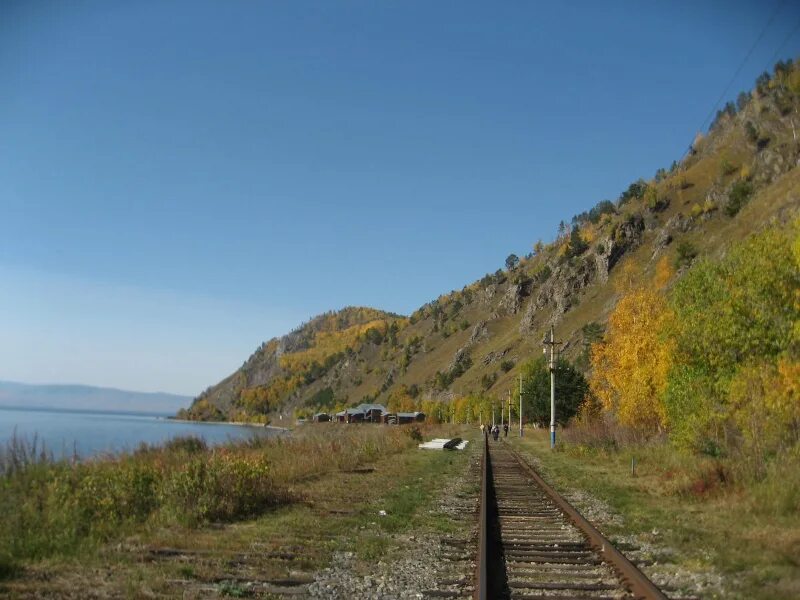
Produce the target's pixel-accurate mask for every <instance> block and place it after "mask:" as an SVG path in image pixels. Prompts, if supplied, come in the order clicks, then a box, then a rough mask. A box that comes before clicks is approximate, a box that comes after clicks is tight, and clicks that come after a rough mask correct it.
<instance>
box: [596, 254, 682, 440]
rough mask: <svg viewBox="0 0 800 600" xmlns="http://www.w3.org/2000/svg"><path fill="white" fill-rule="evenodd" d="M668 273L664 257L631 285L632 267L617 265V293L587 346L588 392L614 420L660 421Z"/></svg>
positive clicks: (645, 426) (653, 424) (651, 425)
mask: <svg viewBox="0 0 800 600" xmlns="http://www.w3.org/2000/svg"><path fill="white" fill-rule="evenodd" d="M670 277H671V270H670V268H669V264H668V262H667V260H666V258H664V259H662V260H661V261H660V262H659V264H658V265H657V268H656V274H655V276H654V277H653V279H652V280H651V281H650V282H648V283H647V284H645V285H640V286H637V285H636V284H635V281H636V277H635V276H634V274H633V272H632V267H631V266H627V268H626V269H624V270H623V273H622V277H621V286H622V290H621V291H622V292H623V294H624V295H623V296H622V298H621V299H620V300H619V302H618V303H617V306H616V307H615V309H614V311H613V312H612V314H611V316H610V317H609V321H608V328H607V331H606V335H605V339H604V340H603V341H602V342H600V343H598V344H594V345H593V346H592V352H591V363H592V377H591V380H590V382H589V384H590V388H591V391H592V393H593V394H594V395H595V396H596V397H597V398H598V399H599V400H600V402H601V403H602V405H603V408H604V409H605V410H607V411H612V412H614V413H615V414H616V416H617V418H618V419H619V422H620V423H622V424H624V425H628V426H630V427H634V428H636V429H640V430H645V431H656V430H660V429H662V428H663V427H664V426H665V425H666V412H665V410H664V405H663V403H662V401H661V396H662V393H663V391H664V389H665V387H666V384H667V374H668V371H669V367H670V362H671V356H672V350H671V344H670V343H669V341H667V340H663V339H662V338H661V335H660V332H661V331H662V330H663V329H664V325H665V323H666V322H667V320H668V319H669V318H670V311H669V308H668V306H667V302H666V299H665V297H664V294H663V293H662V289H663V287H664V286H665V285H666V283H667V282H668V281H669V278H670Z"/></svg>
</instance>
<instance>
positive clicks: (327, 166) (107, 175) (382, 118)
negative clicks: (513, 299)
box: [0, 0, 800, 394]
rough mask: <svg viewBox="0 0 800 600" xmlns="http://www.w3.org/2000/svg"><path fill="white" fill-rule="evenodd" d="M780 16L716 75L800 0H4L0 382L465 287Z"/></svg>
mask: <svg viewBox="0 0 800 600" xmlns="http://www.w3.org/2000/svg"><path fill="white" fill-rule="evenodd" d="M776 10H777V12H775V11H776ZM773 15H774V18H773V20H772V22H771V23H770V26H769V28H768V29H767V31H766V34H765V35H764V37H763V38H762V39H761V41H760V43H759V44H758V45H757V46H756V48H755V50H754V52H753V53H752V55H751V56H750V57H749V60H748V61H747V62H746V63H745V64H744V66H743V68H742V69H741V73H740V75H739V77H737V78H736V80H735V82H734V84H733V85H732V87H731V89H730V91H729V92H728V94H727V96H726V98H725V99H726V100H730V99H734V98H735V96H736V94H737V93H738V92H739V91H740V90H742V89H749V88H750V87H751V86H752V83H753V81H754V80H755V78H756V76H757V75H758V73H760V72H761V71H763V70H765V69H766V68H770V67H771V66H772V64H773V63H774V62H775V59H776V58H785V57H790V56H796V55H797V54H798V51H800V31H798V30H799V29H800V5H798V4H797V3H794V2H791V1H781V0H777V1H776V0H761V1H753V2H745V1H738V2H737V1H735V0H734V1H732V0H727V1H724V2H723V1H719V2H718V1H709V2H697V1H696V0H692V1H685V2H673V1H670V2H660V3H656V2H639V1H630V2H596V1H592V2H583V3H579V2H570V3H562V2H552V1H551V2H532V1H531V2H482V3H477V2H464V1H458V2H436V1H431V0H425V1H419V2H411V1H403V2H389V1H379V2H374V1H371V0H364V1H362V2H349V1H343V2H331V1H329V0H325V1H320V2H303V1H300V0H297V1H292V2H277V1H276V2H252V1H247V0H242V1H232V0H231V1H225V2H220V1H214V2H210V1H204V0H183V1H178V0H158V1H155V0H154V1H141V2H105V1H97V2H81V1H75V2H61V1H60V0H59V1H55V0H54V1H51V2H47V1H40V2H28V1H19V2H14V1H11V0H5V1H4V2H0V72H2V73H3V77H2V80H3V83H2V86H1V87H0V228H1V229H0V233H1V234H2V235H0V290H1V291H0V336H2V338H1V340H2V341H1V343H0V379H10V380H18V381H26V382H34V383H39V382H79V383H88V384H96V385H111V386H116V387H122V388H127V389H135V390H145V391H152V390H162V391H170V392H176V393H187V394H196V393H198V392H200V391H201V390H202V389H203V388H205V387H206V386H208V385H210V384H213V383H215V382H216V381H218V380H219V379H220V378H221V377H223V376H225V375H227V374H229V373H230V372H231V371H233V370H234V369H235V368H237V367H238V366H239V365H240V364H241V363H242V362H243V361H244V360H245V359H246V358H247V356H249V354H250V353H251V352H252V351H253V350H254V349H255V347H256V346H257V345H258V344H259V343H261V342H262V341H263V340H265V339H268V338H270V337H273V336H276V335H281V334H283V333H286V332H287V331H288V330H290V329H291V328H293V327H295V326H296V325H298V324H299V323H300V322H302V321H304V320H306V319H308V318H309V317H311V316H313V315H315V314H317V313H320V312H323V311H325V310H329V309H336V308H341V307H343V306H346V305H369V306H374V307H377V308H383V309H386V310H391V311H395V312H400V313H409V312H411V311H413V310H414V309H415V308H417V307H418V306H420V305H421V304H423V303H424V302H427V301H429V300H431V299H433V298H435V297H436V296H438V295H439V294H441V293H443V292H448V291H450V290H451V289H460V288H461V287H462V286H463V285H465V284H467V283H469V282H471V281H473V280H475V279H477V278H479V277H481V276H482V275H483V274H485V273H486V272H489V271H494V270H496V269H497V268H499V267H501V266H502V265H503V261H504V259H505V257H506V256H507V255H508V254H509V253H510V252H514V253H517V254H525V253H527V252H529V251H530V248H531V245H532V244H533V243H534V242H535V241H536V240H537V239H539V238H542V239H544V240H548V239H551V238H552V237H553V234H554V233H555V231H556V227H557V224H558V222H559V221H560V220H561V219H564V220H569V219H570V218H571V217H572V215H573V214H575V213H578V212H581V211H583V210H586V209H588V208H590V207H591V206H592V205H594V204H595V203H596V202H598V201H599V200H602V199H604V198H609V199H615V198H616V197H617V196H618V195H619V193H620V192H621V191H622V190H623V189H624V188H625V187H627V185H628V184H629V183H630V182H631V181H633V180H635V179H636V178H638V177H640V176H643V177H651V176H652V175H653V173H654V172H655V170H656V169H657V168H659V167H669V165H670V163H671V162H672V161H673V160H674V159H677V158H680V157H681V155H682V154H683V152H684V151H685V150H686V148H687V147H688V145H689V143H690V142H691V140H692V138H693V137H694V134H695V133H696V132H697V131H698V130H699V129H700V128H701V126H702V125H703V123H704V120H705V119H706V116H707V115H708V113H709V111H710V110H711V109H712V107H713V105H714V103H715V102H716V101H717V98H718V97H719V96H720V94H721V93H722V91H723V90H724V89H725V87H726V85H727V83H728V82H729V80H730V79H731V77H732V76H733V75H734V73H735V72H736V70H737V68H738V67H739V66H740V64H741V63H742V60H743V59H744V58H745V56H746V55H747V53H748V50H749V49H750V47H751V46H752V45H753V43H754V42H755V41H756V39H757V38H758V36H759V33H761V31H762V30H763V28H764V26H765V25H766V24H767V23H768V21H769V19H770V17H771V16H773ZM706 126H707V123H706Z"/></svg>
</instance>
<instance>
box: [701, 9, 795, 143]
mask: <svg viewBox="0 0 800 600" xmlns="http://www.w3.org/2000/svg"><path fill="white" fill-rule="evenodd" d="M786 2H787V0H782V1H781V2H779V3H778V4H777V5H776V6H775V8H774V9H773V11H772V14H771V15H770V17H769V19H767V22H766V23H765V24H764V27H762V28H761V32H760V33H759V34H758V37H757V38H756V41H755V42H753V44H752V45H751V46H750V49H749V50H748V51H747V54H746V55H745V57H744V58H743V59H742V61H741V62H740V63H739V66H738V67H736V71H735V72H734V74H733V77H731V78H730V80H729V81H728V83H727V84H726V85H725V88H724V89H723V91H722V93H721V94H720V95H719V98H717V101H716V102H715V103H714V105H713V106H712V107H711V110H710V111H709V113H708V115H707V116H706V118H705V119H703V123H702V124H701V125H700V128H699V129H698V130H697V131H698V132H703V131H705V128H706V124H707V123H708V122H709V121H710V119H711V118H712V117H713V116H714V112H715V111H716V110H717V107H718V106H719V104H720V102H722V101H723V100H724V99H725V96H726V95H727V93H728V91H729V90H730V88H731V86H732V85H733V84H734V83H735V81H736V78H737V77H738V76H739V73H741V71H742V69H743V68H744V66H745V64H747V61H748V60H750V57H751V56H752V55H753V52H754V51H755V49H756V47H757V46H758V45H759V44H760V43H761V40H762V39H764V36H765V35H766V33H767V30H768V29H769V28H770V26H771V25H772V22H773V21H774V20H775V18H776V17H777V16H778V13H779V12H780V11H781V9H782V8H783V7H784V5H785V4H786ZM798 27H800V22H799V23H798ZM794 33H795V32H794V30H793V31H792V32H791V33H790V35H789V36H787V38H786V39H785V40H784V41H783V44H785V43H786V42H788V40H789V39H790V38H791V37H792V35H794ZM783 44H782V45H783ZM778 52H780V48H779V50H778ZM778 52H776V55H777V54H778ZM693 147H694V142H692V143H690V144H689V147H688V148H687V149H686V154H687V155H688V154H691V153H692V149H693Z"/></svg>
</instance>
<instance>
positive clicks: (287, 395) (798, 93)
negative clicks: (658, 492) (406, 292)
mask: <svg viewBox="0 0 800 600" xmlns="http://www.w3.org/2000/svg"><path fill="white" fill-rule="evenodd" d="M799 107H800V65H798V64H794V63H792V62H791V61H789V62H788V63H784V62H781V63H778V65H776V67H775V69H774V72H773V73H772V74H767V73H765V74H763V75H762V76H760V77H759V78H758V80H757V81H756V85H755V88H754V89H753V90H752V92H749V93H747V92H744V93H742V94H740V95H739V97H738V100H737V102H736V104H733V103H729V104H728V105H726V106H725V108H724V109H723V110H721V111H720V112H719V113H718V114H717V117H716V119H715V120H714V123H713V124H712V126H711V128H710V130H709V132H708V133H707V134H706V135H698V136H697V137H696V139H695V140H694V142H693V144H692V145H691V148H690V149H689V150H688V151H687V153H686V155H685V156H683V157H680V158H678V160H676V161H675V162H673V163H672V164H671V165H667V166H665V168H662V169H659V170H658V171H657V172H656V173H655V175H654V176H653V177H652V178H646V179H645V178H642V179H638V180H636V181H634V182H632V183H631V184H630V186H629V187H628V188H627V189H625V190H622V191H621V193H620V195H619V197H618V198H615V199H599V200H600V201H599V202H596V200H598V199H595V203H594V204H593V205H592V202H591V199H587V206H591V208H589V209H588V210H587V211H586V212H584V213H582V214H579V215H575V216H574V217H572V218H571V219H570V220H565V221H564V222H562V223H561V225H560V227H559V230H558V232H557V236H556V237H555V240H554V241H552V242H549V243H544V242H542V241H535V240H532V250H531V252H530V253H529V254H528V255H526V256H522V257H517V256H515V255H513V254H512V255H510V256H509V257H508V258H507V259H506V261H505V265H504V268H500V269H498V270H497V271H496V272H495V273H490V274H487V275H486V276H484V277H483V278H481V279H480V280H478V281H475V282H473V283H471V284H469V285H465V286H464V287H463V288H462V289H461V290H456V291H452V292H450V293H447V294H443V295H442V296H440V297H439V298H437V299H435V300H433V301H431V302H429V303H427V304H425V305H423V306H421V307H420V308H419V309H418V310H416V311H415V312H414V313H413V314H412V315H410V316H408V317H401V316H398V315H393V314H387V313H384V312H381V311H378V310H373V309H368V308H346V309H344V310H342V311H338V312H332V313H329V314H326V315H322V316H320V317H317V318H315V319H313V320H312V321H310V322H309V323H307V324H305V325H303V326H301V327H299V328H298V329H297V330H295V331H294V332H292V333H290V334H289V335H287V336H285V337H283V338H280V339H273V340H270V341H268V342H265V343H264V344H263V345H262V346H261V347H260V348H259V349H258V350H256V352H255V353H254V354H253V355H252V356H251V357H250V358H249V359H248V360H247V361H246V362H245V363H244V365H243V366H242V367H241V368H240V369H239V370H238V371H237V372H235V373H234V374H232V375H231V376H230V377H228V378H226V379H225V380H223V381H222V382H220V383H219V384H217V385H215V386H213V387H211V388H209V389H208V390H207V391H206V392H204V393H203V394H201V395H200V396H199V397H198V398H197V399H196V400H195V402H194V404H193V405H192V407H191V409H190V410H189V411H188V412H186V413H185V415H184V416H187V417H189V418H196V419H233V420H255V421H269V420H270V419H273V420H274V418H275V416H276V415H277V414H283V415H291V414H294V415H299V414H308V413H311V412H314V411H317V410H335V409H338V408H340V407H344V406H349V405H354V404H358V403H359V402H364V401H379V402H383V403H386V404H388V405H389V406H390V407H392V408H394V409H412V408H418V409H421V410H423V411H424V412H426V413H427V414H428V415H429V416H430V417H431V418H434V419H437V418H438V419H443V418H449V417H452V416H453V413H455V418H457V419H459V420H467V419H475V418H476V415H477V413H478V411H483V412H484V414H488V412H487V411H488V410H489V406H490V404H491V403H492V402H495V401H497V400H498V399H504V398H506V397H507V396H508V395H509V393H513V394H516V393H517V392H516V391H514V392H512V391H511V390H512V389H515V382H517V381H518V377H519V374H520V373H521V372H522V373H523V374H524V375H525V381H526V382H527V384H526V386H527V387H528V390H527V391H528V392H529V393H528V394H526V395H525V398H526V402H528V403H529V407H528V412H527V414H529V415H532V418H534V419H537V420H544V419H545V418H546V417H547V415H546V411H545V410H544V408H543V406H544V405H543V402H544V398H545V394H544V393H540V392H539V391H538V390H540V389H543V388H544V386H545V384H546V379H545V378H543V377H542V373H544V372H545V365H544V363H543V361H542V360H541V359H539V360H536V359H537V358H539V357H541V356H542V340H543V338H544V337H545V334H546V333H547V332H548V331H549V330H550V327H551V326H552V327H554V328H555V335H556V338H557V340H559V341H560V342H561V345H560V351H561V362H560V371H561V373H562V375H563V376H562V377H561V380H562V382H569V386H570V387H569V389H568V390H567V388H562V389H561V392H562V393H561V399H562V402H563V405H562V407H563V409H564V410H562V413H561V415H560V420H561V421H565V420H566V419H568V418H570V417H571V416H573V415H574V414H575V413H576V412H578V411H579V410H582V411H583V412H582V414H583V415H584V417H585V418H590V417H591V416H592V415H595V416H597V415H599V414H603V413H607V414H612V415H613V416H614V418H617V419H619V420H620V421H621V422H623V423H625V424H628V425H630V426H632V427H638V428H642V429H643V430H647V431H660V430H665V429H667V428H670V429H671V430H673V431H674V435H675V436H676V438H679V439H681V440H683V441H684V442H683V443H685V444H686V445H689V446H695V447H697V446H704V445H705V446H708V447H714V448H717V447H720V446H721V445H723V444H724V443H726V439H725V436H728V435H735V436H740V437H741V436H745V437H747V436H750V437H753V438H754V439H755V438H756V437H758V436H757V432H756V430H755V429H753V427H756V425H755V424H753V425H752V426H751V425H748V423H746V422H745V421H746V420H747V415H748V410H749V409H750V404H748V402H750V400H749V399H750V398H752V397H754V390H762V391H764V393H763V394H760V396H759V398H760V399H759V400H758V401H759V402H763V403H766V404H768V405H769V406H773V405H774V406H775V407H778V408H776V409H775V410H780V411H783V413H782V414H783V416H782V417H781V419H782V420H781V421H780V423H781V424H782V425H780V426H778V429H780V430H781V431H783V427H784V426H785V424H786V423H787V422H794V423H795V424H796V423H797V422H798V421H797V419H799V418H800V415H797V414H794V412H792V411H793V410H795V409H793V408H791V407H792V406H795V407H796V405H797V402H796V399H797V392H798V390H797V389H796V382H797V381H798V366H797V365H798V363H797V359H796V353H797V340H798V335H800V331H799V329H800V328H799V327H798V324H797V314H798V302H800V300H798V296H797V295H796V294H797V289H798V260H800V257H799V256H798V253H800V246H798V241H797V240H798V230H797V226H796V225H793V222H794V221H795V219H796V218H797V215H798V207H800V169H797V168H796V167H797V164H798V159H799V158H800V142H798V138H797V131H796V129H797V127H798V126H800V114H799V113H798V108H799ZM642 143H643V144H644V143H646V139H645V138H643V140H642ZM598 151H600V150H598ZM792 253H794V254H792ZM793 382H795V383H793ZM767 390H770V392H769V394H767V393H766V391H767ZM773 391H774V392H773ZM756 395H757V394H756ZM792 399H794V403H793V400H792ZM795 412H796V411H795ZM789 413H791V415H790V414H789ZM792 419H794V421H792ZM734 422H735V423H738V424H739V426H738V429H737V428H732V427H731V425H732V424H733V423H734ZM757 426H758V427H771V426H772V425H770V423H768V422H767V421H764V422H761V423H759V424H758V425H757ZM776 435H777V434H776ZM781 435H783V434H781ZM748 439H749V438H748ZM764 451H766V450H764Z"/></svg>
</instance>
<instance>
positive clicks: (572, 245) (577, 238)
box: [565, 227, 589, 258]
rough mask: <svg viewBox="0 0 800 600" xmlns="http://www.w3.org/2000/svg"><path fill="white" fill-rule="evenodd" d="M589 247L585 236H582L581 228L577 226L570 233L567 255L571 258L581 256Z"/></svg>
mask: <svg viewBox="0 0 800 600" xmlns="http://www.w3.org/2000/svg"><path fill="white" fill-rule="evenodd" d="M588 248H589V244H587V243H586V242H585V241H584V240H583V237H581V230H580V229H578V228H577V227H575V228H574V229H573V230H572V232H571V233H570V234H569V244H568V245H567V251H566V254H565V256H566V257H567V258H571V257H573V256H580V255H581V254H583V253H584V252H586V250H587V249H588Z"/></svg>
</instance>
